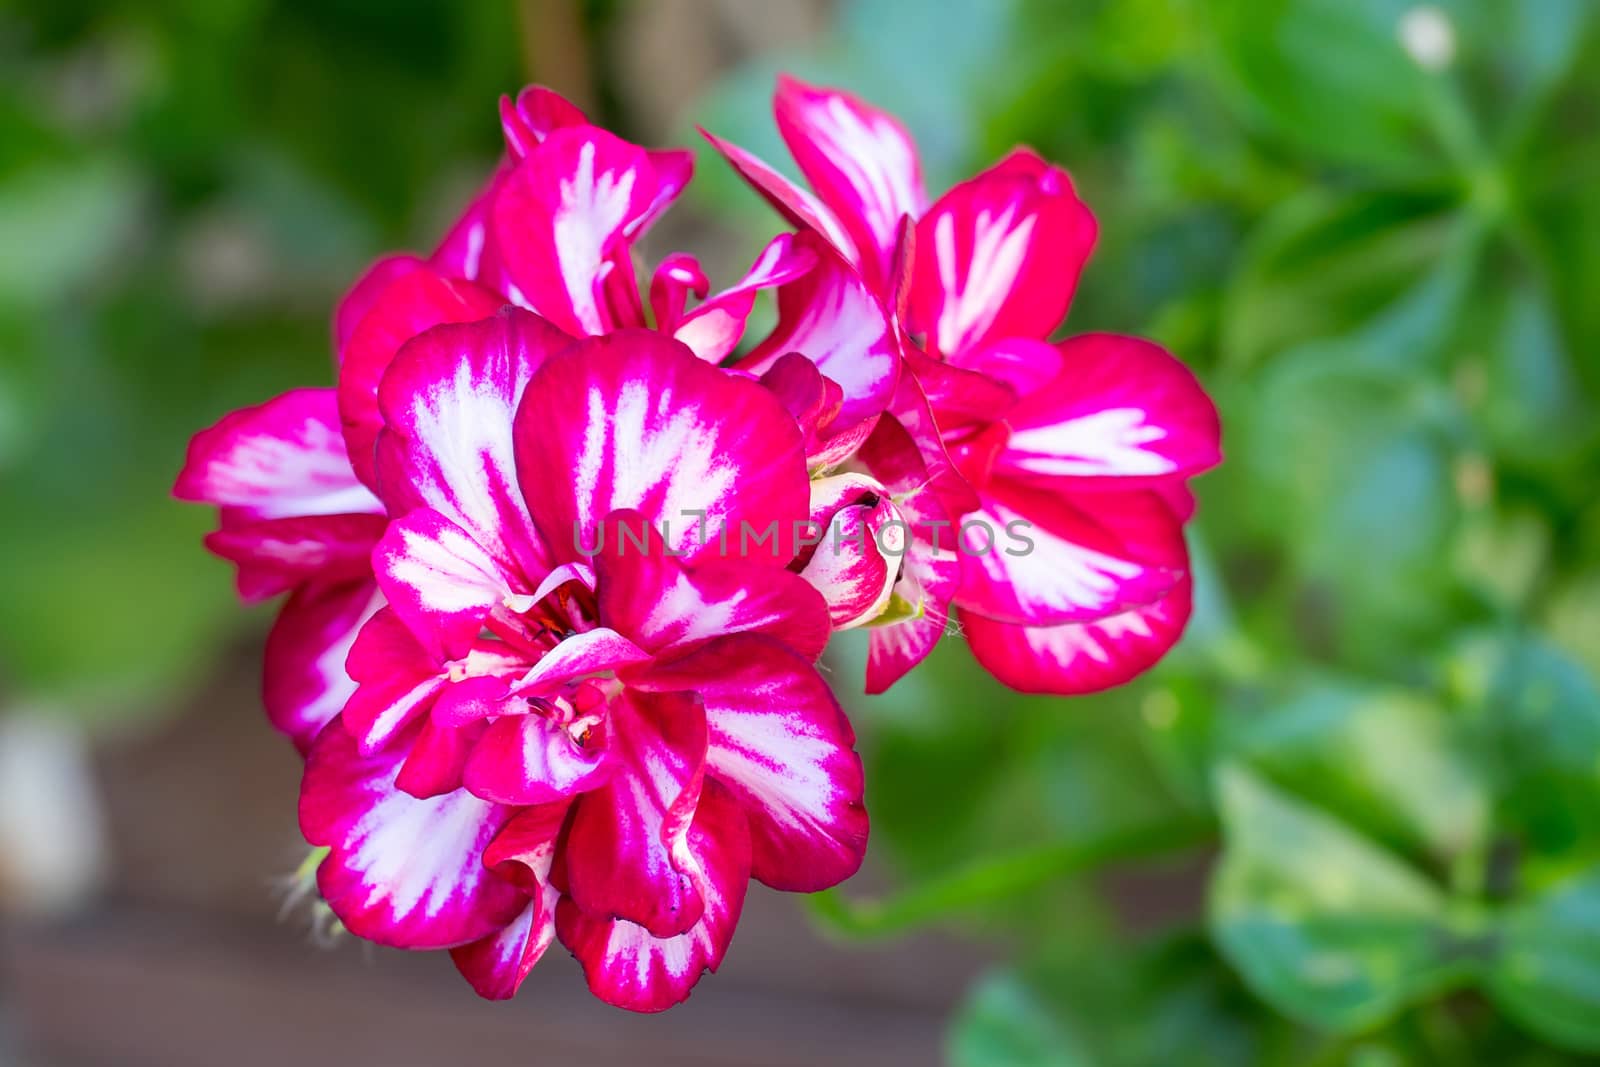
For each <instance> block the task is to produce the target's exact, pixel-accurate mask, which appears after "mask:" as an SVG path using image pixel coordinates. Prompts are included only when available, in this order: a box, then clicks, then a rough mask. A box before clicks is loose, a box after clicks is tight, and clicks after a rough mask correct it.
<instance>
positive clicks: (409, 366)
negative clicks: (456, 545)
mask: <svg viewBox="0 0 1600 1067" xmlns="http://www.w3.org/2000/svg"><path fill="white" fill-rule="evenodd" d="M571 343H572V341H571V339H570V338H568V337H567V336H566V335H565V334H563V333H561V332H560V331H559V330H557V329H555V328H554V327H553V326H551V325H550V324H549V323H548V322H546V321H544V320H543V319H541V318H539V317H538V316H537V315H533V314H530V313H528V312H526V311H523V310H521V309H519V308H506V309H504V310H503V311H502V312H501V313H500V314H498V315H495V316H494V317H492V318H489V319H484V320H482V321H480V322H475V323H466V324H459V325H449V326H440V327H437V328H435V329H432V330H429V331H428V332H427V333H425V334H423V335H422V336H420V337H417V338H415V339H413V340H412V341H411V342H409V343H407V344H406V346H405V347H404V348H403V349H402V350H401V352H400V354H399V355H398V356H396V357H395V360H394V363H393V364H392V365H391V366H390V367H389V371H388V373H386V374H385V375H384V378H383V385H382V387H381V388H380V390H379V401H380V403H381V405H382V409H383V417H384V421H385V424H386V429H385V431H384V434H383V439H382V440H381V441H380V443H379V449H378V452H379V455H378V470H379V477H380V487H381V489H382V491H383V496H384V500H385V502H386V503H387V504H388V506H389V513H390V514H391V515H403V514H405V513H407V512H409V511H412V510H414V509H416V508H422V507H426V508H431V509H433V510H434V511H436V512H438V513H439V514H440V515H441V516H443V517H444V518H446V519H449V520H450V521H451V522H453V523H455V524H456V525H457V526H459V527H461V528H462V529H463V530H465V531H466V532H467V533H468V534H470V535H471V537H472V540H473V541H475V542H476V543H477V544H478V545H480V546H482V548H483V550H484V551H485V552H487V553H488V555H489V556H490V557H491V558H492V559H493V560H494V561H495V562H496V563H497V564H498V566H499V567H500V568H501V569H502V570H503V571H505V572H506V573H507V574H508V575H511V576H515V577H516V578H518V579H519V580H520V582H521V584H523V585H526V586H527V587H529V588H531V587H532V585H533V584H535V583H536V582H537V581H538V580H539V579H540V578H542V577H543V576H544V574H545V572H546V571H547V570H548V569H549V557H548V553H547V552H546V550H545V548H544V546H543V545H541V544H540V543H539V539H538V537H537V535H536V534H535V533H534V531H533V523H532V520H531V519H530V518H529V515H528V505H527V503H526V502H525V501H524V499H523V495H522V493H521V491H520V490H519V488H518V486H517V474H516V460H515V455H514V452H515V449H514V445H513V435H512V429H511V427H512V421H513V418H514V416H515V414H516V411H517V407H518V405H519V404H520V402H521V400H522V394H523V390H524V389H525V388H526V387H527V384H528V382H529V381H530V380H531V379H532V377H533V375H534V372H535V371H536V370H537V369H538V367H539V366H540V365H541V364H542V363H543V362H544V361H545V360H546V359H548V358H549V357H550V356H551V355H552V354H553V353H556V352H560V351H562V350H564V349H566V348H567V347H569V346H570V345H571ZM533 499H537V497H535V498H533ZM519 591H521V592H526V591H528V589H526V588H525V589H520V590H519Z"/></svg>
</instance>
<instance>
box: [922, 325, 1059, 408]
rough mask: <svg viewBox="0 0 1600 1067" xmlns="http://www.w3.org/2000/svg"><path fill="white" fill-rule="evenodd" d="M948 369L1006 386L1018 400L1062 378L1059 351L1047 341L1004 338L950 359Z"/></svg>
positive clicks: (1026, 338)
mask: <svg viewBox="0 0 1600 1067" xmlns="http://www.w3.org/2000/svg"><path fill="white" fill-rule="evenodd" d="M948 362H949V365H950V366H952V367H958V368H960V369H961V370H964V371H968V372H970V373H973V374H980V375H982V376H984V377H986V378H990V379H992V380H994V381H996V382H999V383H1001V384H1002V385H1005V386H1007V387H1008V388H1010V389H1011V391H1012V392H1013V393H1015V394H1016V395H1017V396H1027V395H1028V394H1030V393H1036V392H1038V391H1039V390H1040V389H1043V388H1044V387H1045V386H1046V385H1048V384H1050V383H1051V382H1053V381H1055V380H1056V378H1058V377H1060V376H1061V372H1062V370H1063V369H1064V368H1065V367H1066V360H1065V359H1064V358H1062V354H1061V350H1060V349H1059V348H1057V347H1056V346H1055V345H1053V344H1051V343H1050V342H1048V341H1037V340H1034V339H1032V338H1028V337H1004V338H1001V339H1000V340H998V341H991V342H989V343H988V344H985V345H983V346H981V347H979V348H974V349H971V350H969V351H966V352H961V353H958V354H956V355H952V356H950V357H949V361H948Z"/></svg>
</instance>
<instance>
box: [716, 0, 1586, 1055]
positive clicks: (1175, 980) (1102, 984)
mask: <svg viewBox="0 0 1600 1067" xmlns="http://www.w3.org/2000/svg"><path fill="white" fill-rule="evenodd" d="M1595 6H1596V5H1594V4H1592V3H1590V2H1588V0H1550V2H1545V0H1532V2H1530V0H1456V2H1453V3H1451V2H1445V3H1439V4H1436V5H1435V4H1429V5H1420V4H1415V3H1411V2H1409V0H1055V2H1047V0H1014V2H1007V3H988V2H980V0H941V2H939V3H936V4H931V5H918V6H917V8H916V12H915V13H913V12H912V9H911V6H910V5H907V4H904V3H895V2H893V0H862V2H859V3H853V4H847V5H845V7H844V9H843V11H842V12H841V15H840V19H839V24H838V26H837V27H836V29H835V30H834V32H833V33H832V35H831V36H830V37H829V39H828V40H826V41H824V42H822V43H820V44H819V45H818V46H817V47H816V48H813V49H808V50H806V51H805V52H804V53H803V54H797V55H783V56H771V57H766V58H765V59H763V60H762V62H760V63H759V64H757V65H755V66H754V67H752V68H751V69H750V70H748V71H744V72H741V73H739V74H737V75H735V76H734V77H733V78H731V79H730V80H729V81H728V83H727V84H726V85H725V86H724V87H723V88H722V90H721V91H720V92H719V93H718V94H717V95H716V97H715V98H714V100H713V101H712V104H711V106H710V112H711V115H712V118H711V119H710V120H708V121H707V125H708V126H711V127H712V128H713V129H716V130H718V132H720V133H724V134H728V135H731V136H733V137H734V139H736V140H739V141H741V142H742V143H747V144H751V145H753V146H755V147H757V149H758V150H759V151H761V152H763V153H765V155H766V158H768V159H769V160H773V161H781V160H784V159H785V156H784V153H783V151H782V149H781V146H780V145H779V144H778V143H777V141H776V139H775V137H774V135H773V134H772V132H771V126H770V122H769V120H768V119H767V117H766V115H765V113H764V94H763V92H762V88H763V87H764V86H765V85H766V84H767V79H768V77H769V76H770V73H771V72H772V71H774V70H777V69H780V68H787V69H793V70H795V71H797V72H798V73H800V74H802V75H809V76H811V77H813V78H816V79H818V80H823V81H830V82H833V83H837V84H844V85H848V86H850V87H851V88H853V89H855V90H857V91H859V92H860V93H862V94H863V95H865V96H867V97H868V98H869V99H872V100H874V101H875V102H877V103H879V104H881V105H883V106H885V107H888V108H890V109H891V110H894V111H897V112H899V113H900V114H902V115H903V116H904V117H905V118H906V119H907V121H908V123H909V125H910V126H911V127H912V129H913V130H914V132H915V133H916V134H917V135H918V136H919V138H920V140H921V143H922V145H923V147H924V149H925V153H926V158H927V163H928V169H929V171H930V177H931V183H932V185H933V186H934V188H935V191H937V190H938V189H940V188H943V187H944V186H946V185H947V184H948V183H949V182H950V181H952V180H956V179H959V178H960V177H963V176H965V175H966V174H969V173H971V172H972V171H974V170H976V169H977V168H978V167H981V166H983V165H985V164H987V163H988V162H989V161H990V160H991V159H993V158H995V157H996V156H997V155H998V154H999V153H1001V152H1003V151H1004V150H1005V149H1007V148H1009V147H1010V146H1011V145H1013V144H1015V143H1019V142H1022V143H1029V144H1032V145H1033V146H1035V147H1036V148H1038V149H1040V150H1041V151H1042V152H1044V154H1045V155H1047V156H1049V157H1051V158H1053V159H1055V160H1057V161H1059V162H1061V163H1063V164H1064V165H1066V166H1067V167H1068V168H1069V169H1070V170H1071V171H1072V173H1073V176H1074V179H1075V180H1076V181H1077V182H1078V184H1079V185H1080V188H1081V191H1082V192H1083V194H1084V196H1085V197H1086V199H1087V200H1088V202H1089V203H1090V205H1091V206H1092V207H1093V208H1094V210H1095V212H1096V214H1097V215H1098V216H1099V218H1100V220H1101V238H1100V244H1099V247H1098V249H1097V250H1096V254H1095V258H1094V260H1093V261H1092V262H1091V265H1090V269H1089V271H1088V272H1087V274H1086V275H1085V277H1084V281H1083V284H1082V287H1081V289H1080V291H1079V295H1078V296H1077V298H1076V301H1075V303H1074V305H1073V309H1072V313H1071V316H1070V317H1069V320H1068V325H1069V327H1070V329H1071V330H1073V331H1079V330H1088V329H1114V330H1122V331H1128V332H1140V333H1147V334H1151V335H1153V336H1156V337H1157V338H1159V339H1160V340H1162V341H1163V342H1164V343H1166V344H1167V345H1168V346H1169V347H1171V348H1172V349H1173V350H1174V351H1175V352H1177V353H1179V354H1180V355H1181V356H1182V357H1183V358H1184V359H1185V360H1187V361H1188V362H1189V363H1190V364H1191V365H1193V366H1195V367H1196V368H1197V369H1198V370H1199V371H1200V373H1201V374H1202V376H1203V377H1204V378H1205V380H1206V382H1207V384H1208V386H1209V387H1210V388H1211V390H1212V391H1213V393H1214V395H1215V396H1216V397H1217V398H1218V400H1219V403H1220V404H1221V406H1222V409H1223V418H1224V429H1225V448H1226V452H1227V456H1228V458H1227V460H1226V462H1225V463H1224V465H1223V467H1222V468H1221V469H1220V470H1219V471H1217V472H1216V473H1214V474H1212V475H1209V476H1207V477H1206V478H1204V479H1202V480H1201V483H1200V485H1199V487H1198V488H1199V493H1200V498H1201V509H1200V515H1199V519H1198V521H1197V523H1196V524H1195V527H1194V533H1193V537H1192V547H1193V549H1194V551H1195V554H1196V557H1197V566H1198V568H1199V572H1200V579H1201V581H1200V584H1199V592H1198V595H1197V602H1198V606H1197V613H1196V618H1195V621H1194V624H1193V625H1192V626H1191V629H1190V632H1189V634H1188V636H1187V637H1186V639H1185V641H1184V643H1183V644H1182V646H1180V648H1179V650H1178V651H1177V653H1176V654H1175V655H1174V656H1172V657H1171V659H1170V660H1169V661H1168V662H1167V663H1165V664H1164V665H1163V666H1162V667H1161V668H1159V669H1158V670H1157V671H1156V672H1155V674H1154V675H1153V676H1151V677H1149V678H1147V679H1145V680H1143V681H1142V682H1141V683H1138V684H1136V685H1134V686H1132V687H1129V688H1127V689H1125V690H1123V691H1119V692H1114V693H1108V694H1105V695H1103V696H1100V697H1095V698H1090V699H1082V700H1076V701H1071V702H1065V701H1050V700H1040V699H1034V698H1021V697H1017V696H1015V695H1013V694H1010V693H1007V692H1005V691H1004V690H1002V689H1001V688H1000V687H998V686H997V685H995V684H994V683H993V682H991V681H989V680H987V679H986V678H984V677H983V676H982V674H981V672H980V671H978V670H977V669H976V668H975V667H974V666H973V665H972V664H971V663H970V661H969V660H968V659H967V657H966V655H965V654H964V653H963V652H962V651H961V650H960V648H959V646H958V645H955V644H954V643H951V645H950V646H949V647H945V648H943V649H941V652H940V653H939V654H938V655H937V656H936V657H935V659H934V660H933V661H932V663H931V664H929V665H928V666H927V667H926V668H925V670H924V672H923V673H921V674H919V675H915V676H913V677H912V678H911V679H909V680H908V681H907V683H905V684H903V685H902V686H901V687H899V688H897V689H896V690H895V691H894V692H892V693H891V694H889V695H888V696H887V697H885V698H881V699H877V700H872V701H857V705H856V713H857V716H858V718H859V719H860V720H862V723H863V731H864V733H865V734H866V735H867V745H868V767H869V777H868V788H869V793H870V795H869V806H870V807H871V809H872V811H873V815H874V828H875V833H876V838H875V841H876V844H877V847H878V848H879V850H880V854H881V853H883V852H885V851H887V852H890V853H892V855H893V856H894V859H895V861H896V865H897V867H898V868H899V870H900V871H901V874H902V878H903V881H904V888H902V889H901V890H899V891H898V892H895V893H891V894H890V895H889V896H887V897H885V898H880V899H860V898H859V897H855V896H852V895H851V893H850V891H849V890H848V889H846V890H841V891H834V892H833V893H830V894H827V895H825V896H823V897H822V898H820V900H819V901H818V902H817V907H816V909H815V910H816V912H817V914H818V916H819V918H820V919H821V920H822V921H823V922H824V923H825V924H827V925H829V926H831V927H832V928H834V929H836V930H837V931H839V932H840V933H842V934H845V935H853V936H872V935H886V934H889V933H892V932H895V931H898V930H901V929H904V928H905V927H906V926H907V925H911V924H913V923H914V922H923V921H932V920H935V919H940V918H942V919H945V920H950V921H958V922H960V923H962V924H964V925H966V926H968V927H971V928H973V929H975V930H979V931H984V932H987V933H990V934H998V935H1000V936H1002V937H1009V938H1010V943H1011V944H1012V945H1013V946H1014V947H1015V956H1014V962H1013V963H1012V965H1011V966H1009V967H1008V968H1005V969H1002V970H1000V971H997V972H996V973H994V974H993V975H991V976H990V977H989V978H988V979H986V980H985V981H983V982H982V983H980V984H979V985H978V986H977V987H976V988H975V989H974V990H973V991H972V994H971V998H970V1000H969V1002H968V1004H967V1006H966V1007H965V1008H964V1009H963V1011H962V1012H961V1013H960V1015H959V1017H958V1018H957V1020H956V1021H955V1023H954V1025H953V1028H952V1031H951V1036H950V1043H949V1055H950V1058H951V1060H952V1061H953V1062H954V1063H956V1064H957V1065H959V1067H1057V1065H1061V1067H1068V1065H1071V1067H1077V1065H1089V1064H1094V1065H1145V1064H1179V1063H1181V1064H1185V1065H1189V1064H1219V1065H1221V1064H1228V1065H1234V1064H1243V1063H1252V1064H1253V1063H1263V1064H1278V1063H1283V1064H1301V1063H1310V1064H1351V1065H1361V1067H1380V1065H1389V1064H1543V1063H1564V1062H1578V1059H1575V1058H1574V1057H1581V1056H1582V1054H1583V1053H1586V1052H1600V817H1597V815H1596V812H1597V811H1600V733H1597V730H1596V727H1597V724H1600V692H1597V691H1596V687H1595V685H1594V683H1593V681H1592V679H1593V678H1594V676H1595V675H1596V673H1597V672H1600V492H1597V490H1600V430H1597V421H1596V418H1595V415H1596V403H1597V400H1600V315H1597V313H1596V304H1595V301H1594V293H1596V292H1600V262H1597V252H1600V136H1597V135H1600V39H1597V27H1596V25H1595V23H1597V22H1600V15H1596V14H1595V13H1594V8H1595ZM709 178H710V182H711V183H716V182H719V181H720V180H721V179H719V178H718V177H717V176H715V175H711V176H709ZM713 188H714V189H715V192H716V195H718V197H719V199H721V198H724V197H727V198H731V197H732V196H734V195H735V194H734V192H733V187H732V185H731V184H730V185H728V186H726V187H725V188H723V187H718V186H716V185H715V184H713ZM747 199H749V200H753V198H747ZM723 202H727V201H723ZM751 207H752V209H753V210H759V209H760V205H756V204H753V203H752V205H751ZM855 655H856V657H857V660H859V656H860V650H859V649H856V650H855ZM858 665H859V664H858V662H857V663H851V664H849V667H850V668H851V669H854V668H856V667H857V666H858ZM848 676H850V675H849V674H848V673H847V674H846V677H848ZM1141 878H1142V879H1144V880H1146V881H1149V880H1151V879H1155V881H1156V884H1157V885H1158V886H1161V887H1162V893H1164V894H1165V896H1166V897H1167V898H1168V903H1170V902H1171V899H1173V898H1176V899H1178V900H1181V901H1185V902H1186V903H1185V904H1184V905H1183V906H1181V907H1179V908H1178V909H1177V911H1178V912H1179V914H1177V915H1173V914H1171V912H1172V911H1173V910H1174V909H1172V908H1170V907H1163V908H1152V907H1150V906H1149V905H1148V904H1147V903H1141V901H1148V898H1149V891H1148V889H1146V890H1143V891H1141V890H1140V889H1139V885H1140V882H1139V879H1141ZM1130 879H1132V881H1131V882H1130Z"/></svg>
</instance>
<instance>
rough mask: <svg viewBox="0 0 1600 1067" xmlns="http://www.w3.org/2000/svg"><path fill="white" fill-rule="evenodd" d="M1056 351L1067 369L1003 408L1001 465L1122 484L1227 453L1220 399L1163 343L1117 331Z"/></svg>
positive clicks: (1021, 474) (1181, 471)
mask: <svg viewBox="0 0 1600 1067" xmlns="http://www.w3.org/2000/svg"><path fill="white" fill-rule="evenodd" d="M1060 349H1061V355H1062V363H1063V369H1062V372H1061V376H1060V377H1059V378H1057V379H1056V380H1055V381H1053V382H1051V383H1049V384H1047V385H1045V386H1044V387H1042V388H1041V389H1040V390H1039V391H1038V392H1035V393H1033V394H1032V395H1031V396H1027V397H1024V398H1023V399H1022V401H1021V402H1020V403H1018V404H1017V406H1016V407H1014V408H1012V409H1011V411H1009V412H1008V413H1007V414H1006V424H1007V425H1008V426H1009V427H1010V429H1011V435H1010V437H1009V438H1008V440H1007V442H1006V446H1005V448H1004V449H1003V450H1002V451H1001V452H1000V454H999V456H998V457H997V458H996V460H995V471H996V472H997V473H999V474H1003V475H1009V476H1010V477H1013V478H1018V479H1023V480H1033V481H1038V480H1041V479H1045V480H1048V481H1049V482H1051V483H1060V482H1061V481H1063V480H1065V481H1067V482H1069V483H1072V482H1077V483H1079V484H1081V485H1082V486H1084V487H1088V486H1090V485H1094V484H1095V483H1098V485H1096V487H1097V488H1098V487H1099V486H1104V485H1107V484H1112V485H1115V486H1117V487H1119V488H1121V487H1134V486H1143V485H1147V484H1150V483H1153V482H1158V481H1166V480H1170V479H1174V478H1187V477H1190V476H1191V475H1195V474H1198V473H1200V472H1201V471H1204V470H1207V469H1209V468H1210V467H1213V466H1215V465H1216V464H1217V463H1218V462H1219V461H1220V460H1221V459H1222V452H1221V448H1220V440H1221V435H1222V430H1221V424H1220V422H1219V421H1218V418H1217V409H1216V407H1215V406H1214V405H1213V404H1212V403H1211V398H1210V397H1208V396H1206V393H1205V390H1204V389H1202V388H1201V387H1200V383H1199V382H1198V381H1197V380H1195V376H1194V374H1193V373H1192V372H1191V371H1190V370H1189V368H1187V367H1185V366H1184V365H1183V364H1182V363H1179V362H1178V361H1177V360H1176V359H1174V358H1173V357H1172V356H1171V354H1169V353H1168V352H1167V351H1166V350H1165V349H1163V348H1161V347H1160V346H1159V345H1156V344H1152V343H1151V342H1149V341H1143V340H1140V339H1138V338H1136V337H1119V336H1116V335H1114V334H1085V335H1082V336H1079V337H1074V338H1072V339H1070V340H1068V341H1065V342H1062V344H1061V346H1060ZM1112 479H1114V480H1115V481H1114V482H1112V481H1111V480H1112Z"/></svg>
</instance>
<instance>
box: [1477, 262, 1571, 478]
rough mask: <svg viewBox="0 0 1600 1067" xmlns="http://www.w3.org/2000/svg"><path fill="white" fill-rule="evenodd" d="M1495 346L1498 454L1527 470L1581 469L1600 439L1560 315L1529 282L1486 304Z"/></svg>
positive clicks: (1490, 409) (1486, 412) (1490, 414)
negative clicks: (1530, 466) (1528, 465)
mask: <svg viewBox="0 0 1600 1067" xmlns="http://www.w3.org/2000/svg"><path fill="white" fill-rule="evenodd" d="M1484 311H1485V314H1484V319H1483V326H1482V334H1481V336H1483V337H1484V338H1485V339H1486V340H1487V342H1488V344H1487V351H1486V358H1487V366H1486V370H1487V374H1486V376H1485V377H1486V381H1485V383H1484V385H1485V389H1484V405H1483V422H1484V425H1485V427H1486V429H1487V430H1488V434H1489V439H1490V441H1491V443H1492V445H1493V447H1494V449H1495V451H1496V452H1497V453H1498V454H1501V455H1505V456H1508V457H1511V458H1513V459H1517V460H1522V461H1526V462H1535V463H1542V464H1546V465H1549V464H1562V463H1567V464H1571V463H1574V462H1581V461H1582V458H1583V454H1582V451H1581V449H1582V448H1583V446H1584V445H1585V444H1587V443H1592V442H1593V441H1594V439H1595V436H1596V428H1595V427H1596V420H1595V412H1594V406H1593V405H1592V404H1591V403H1589V399H1588V397H1587V396H1586V395H1585V393H1584V389H1583V384H1582V382H1581V381H1580V380H1579V378H1578V376H1577V374H1576V372H1575V366H1574V362H1573V354H1572V353H1571V352H1570V351H1569V349H1568V347H1567V344H1566V340H1565V338H1564V337H1563V336H1562V330H1561V325H1560V323H1559V322H1558V321H1557V319H1556V314H1555V309H1554V307H1552V306H1551V303H1550V301H1549V300H1548V299H1546V297H1545V295H1544V294H1543V293H1542V292H1541V291H1540V290H1539V288H1537V287H1536V285H1535V284H1534V283H1533V282H1532V281H1531V280H1530V279H1527V278H1518V279H1514V280H1512V281H1511V282H1510V283H1509V284H1507V285H1505V286H1503V287H1500V288H1499V289H1498V290H1496V292H1495V293H1494V294H1493V297H1492V299H1490V300H1488V301H1487V302H1486V306H1485V308H1484Z"/></svg>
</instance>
